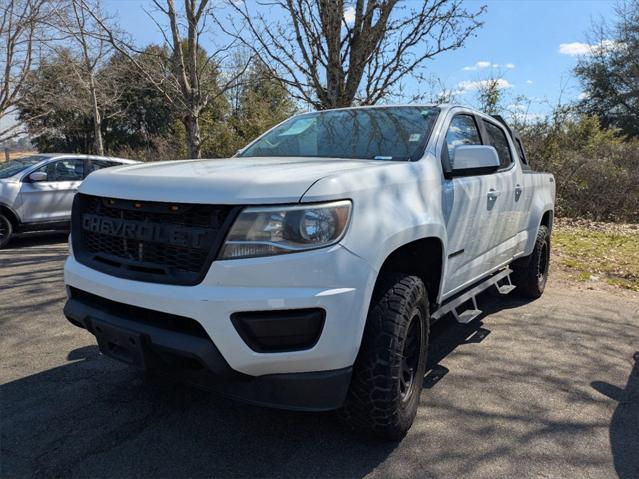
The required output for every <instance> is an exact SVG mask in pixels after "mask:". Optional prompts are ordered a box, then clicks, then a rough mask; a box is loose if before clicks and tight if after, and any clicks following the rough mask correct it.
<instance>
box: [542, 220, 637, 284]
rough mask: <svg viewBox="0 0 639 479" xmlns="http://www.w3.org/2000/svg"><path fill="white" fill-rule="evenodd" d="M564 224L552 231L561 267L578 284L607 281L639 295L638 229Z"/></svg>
mask: <svg viewBox="0 0 639 479" xmlns="http://www.w3.org/2000/svg"><path fill="white" fill-rule="evenodd" d="M606 229H607V228H606V226H605V225H602V224H596V225H589V224H562V222H558V223H557V225H556V228H555V229H554V231H553V249H554V250H555V253H556V256H557V259H558V260H559V264H560V265H562V266H563V267H564V268H565V269H567V270H568V272H569V273H570V274H571V276H572V277H573V278H575V279H576V280H578V281H595V280H601V281H606V282H607V283H609V284H612V285H615V286H620V287H622V288H626V289H630V290H633V291H639V229H637V228H636V227H634V226H633V225H629V226H628V227H625V228H619V227H618V226H614V225H611V226H610V228H608V230H606Z"/></svg>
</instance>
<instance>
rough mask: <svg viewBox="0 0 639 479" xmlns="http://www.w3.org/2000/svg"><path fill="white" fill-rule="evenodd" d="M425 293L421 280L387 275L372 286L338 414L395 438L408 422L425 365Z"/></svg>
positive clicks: (416, 402)
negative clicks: (351, 369)
mask: <svg viewBox="0 0 639 479" xmlns="http://www.w3.org/2000/svg"><path fill="white" fill-rule="evenodd" d="M429 322H430V318H429V314H428V295H427V293H426V287H425V286H424V283H423V282H422V280H421V279H419V278H418V277H416V276H408V275H404V274H387V275H384V276H383V277H381V278H380V279H379V281H378V284H377V286H376V287H375V292H374V293H373V299H372V302H371V306H370V309H369V313H368V318H367V321H366V327H365V329H364V336H363V338H362V344H361V348H360V351H359V354H358V356H357V359H356V361H355V366H354V368H353V377H352V380H351V386H350V389H349V391H348V394H347V397H346V401H345V404H344V407H343V408H342V410H341V415H342V417H343V418H344V419H345V420H346V422H347V423H348V424H349V425H350V426H351V427H352V428H353V429H355V430H357V431H359V432H364V433H368V434H373V435H375V436H377V437H379V438H382V439H386V440H393V441H395V440H399V439H401V438H402V437H404V435H406V432H407V431H408V429H409V428H410V427H411V425H412V424H413V420H414V419H415V415H416V414H417V408H418V406H419V398H420V394H421V391H422V386H423V380H424V373H425V370H426V353H427V347H428V337H429Z"/></svg>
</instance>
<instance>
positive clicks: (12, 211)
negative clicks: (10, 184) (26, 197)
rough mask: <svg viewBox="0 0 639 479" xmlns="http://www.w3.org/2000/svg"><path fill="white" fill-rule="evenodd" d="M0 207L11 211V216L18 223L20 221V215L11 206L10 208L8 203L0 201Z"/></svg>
mask: <svg viewBox="0 0 639 479" xmlns="http://www.w3.org/2000/svg"><path fill="white" fill-rule="evenodd" d="M0 209H6V210H8V211H9V213H11V214H12V215H13V217H14V218H15V219H16V221H17V222H18V224H20V223H22V220H21V219H20V216H19V215H18V213H17V211H16V210H14V209H13V208H11V207H10V206H9V205H8V204H6V203H3V202H0Z"/></svg>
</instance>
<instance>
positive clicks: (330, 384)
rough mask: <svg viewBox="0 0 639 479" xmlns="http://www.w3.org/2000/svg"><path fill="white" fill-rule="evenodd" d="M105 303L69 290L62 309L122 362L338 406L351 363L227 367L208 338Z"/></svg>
mask: <svg viewBox="0 0 639 479" xmlns="http://www.w3.org/2000/svg"><path fill="white" fill-rule="evenodd" d="M105 301H109V300H106V299H105ZM115 304H118V303H115ZM107 309H108V308H104V305H103V304H102V305H101V307H95V306H93V305H92V304H88V302H86V301H83V300H81V299H78V298H74V297H73V295H72V296H71V297H70V298H69V299H68V300H67V302H66V304H65V306H64V314H65V316H66V317H67V319H68V320H69V321H70V322H71V323H72V324H74V325H76V326H79V327H81V328H84V329H86V330H87V331H89V332H90V333H92V334H93V335H94V336H96V338H97V341H98V345H99V347H100V350H101V351H102V353H103V354H105V355H107V356H109V357H112V358H114V359H117V360H119V361H122V362H125V363H127V364H130V365H134V366H138V367H142V368H145V369H152V370H154V371H158V372H163V373H167V374H169V375H170V376H172V377H174V378H177V379H179V380H183V381H185V382H188V383H190V384H194V385H196V386H198V387H201V388H204V389H207V390H212V391H215V392H217V393H219V394H222V395H224V396H229V397H233V398H236V399H239V400H242V401H245V402H249V403H252V404H257V405H263V406H269V407H277V408H283V409H294V410H304V411H326V410H332V409H337V408H339V407H341V406H342V404H343V402H344V399H345V397H346V393H347V391H348V387H349V385H350V380H351V372H352V368H350V367H348V368H344V369H338V370H333V371H318V372H306V373H288V374H270V375H264V376H249V375H247V374H243V373H240V372H238V371H235V370H234V369H232V368H231V367H230V366H229V364H228V363H227V362H226V360H225V359H224V357H223V356H222V354H221V353H220V351H219V350H218V349H217V347H216V346H215V344H214V343H213V341H212V340H211V339H210V338H203V337H201V336H193V335H190V334H185V333H181V332H177V331H173V330H167V329H163V328H160V327H157V326H154V325H151V324H148V323H146V322H139V321H136V320H135V318H126V317H122V316H120V315H116V314H113V313H111V312H109V311H107Z"/></svg>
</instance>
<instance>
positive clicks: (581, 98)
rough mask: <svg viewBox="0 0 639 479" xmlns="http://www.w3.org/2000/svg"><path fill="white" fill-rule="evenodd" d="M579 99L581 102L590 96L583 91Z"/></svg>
mask: <svg viewBox="0 0 639 479" xmlns="http://www.w3.org/2000/svg"><path fill="white" fill-rule="evenodd" d="M577 98H578V99H580V100H585V99H586V98H590V95H589V94H588V93H586V92H585V91H582V92H581V93H580V94H579V95H578V96H577Z"/></svg>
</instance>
